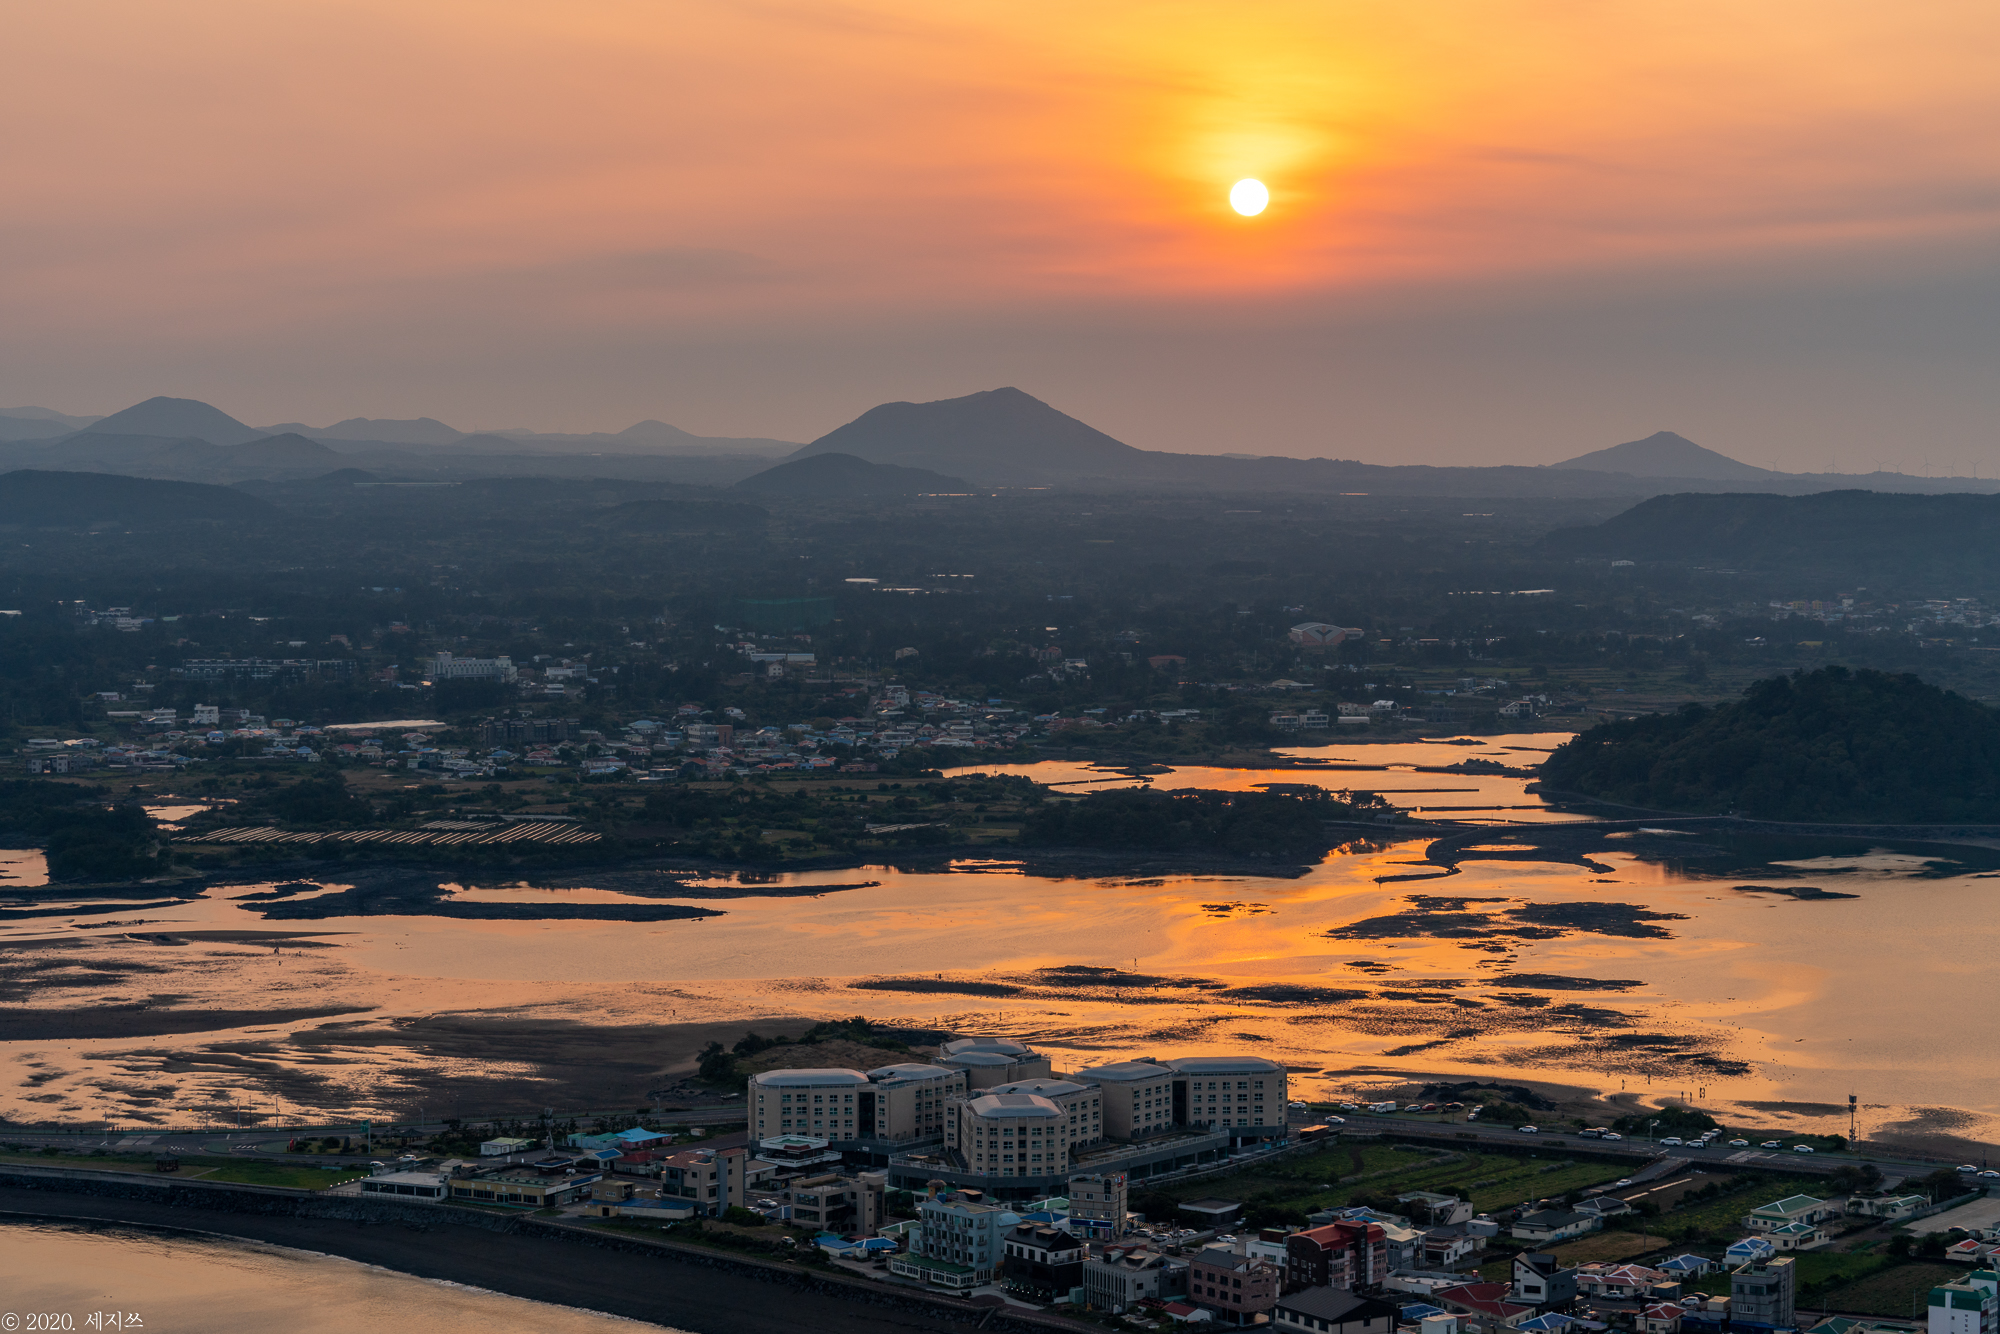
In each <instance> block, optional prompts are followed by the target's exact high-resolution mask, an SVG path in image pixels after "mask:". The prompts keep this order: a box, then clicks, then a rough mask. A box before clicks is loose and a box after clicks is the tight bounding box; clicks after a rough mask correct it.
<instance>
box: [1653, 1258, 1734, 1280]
mask: <svg viewBox="0 0 2000 1334" xmlns="http://www.w3.org/2000/svg"><path fill="white" fill-rule="evenodd" d="M1653 1267H1654V1268H1655V1269H1657V1270H1659V1271H1660V1272H1661V1273H1663V1274H1666V1275H1668V1276H1669V1277H1672V1278H1693V1277H1695V1276H1697V1275H1699V1274H1706V1273H1710V1272H1712V1271H1713V1270H1715V1269H1716V1268H1717V1267H1718V1266H1717V1265H1716V1263H1715V1261H1713V1260H1711V1259H1709V1258H1708V1257H1707V1256H1705V1255H1676V1256H1675V1257H1674V1258H1673V1259H1671V1260H1662V1261H1660V1263H1658V1264H1657V1265H1654V1266H1653Z"/></svg>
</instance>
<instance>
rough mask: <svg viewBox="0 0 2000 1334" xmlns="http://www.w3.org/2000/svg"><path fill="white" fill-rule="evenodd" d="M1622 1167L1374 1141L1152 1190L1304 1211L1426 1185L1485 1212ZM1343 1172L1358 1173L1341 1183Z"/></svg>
mask: <svg viewBox="0 0 2000 1334" xmlns="http://www.w3.org/2000/svg"><path fill="white" fill-rule="evenodd" d="M1629 1170H1630V1169H1629V1168H1627V1167H1624V1166H1621V1165H1619V1164H1615V1163H1593V1162H1573V1161H1570V1160H1569V1159H1567V1158H1565V1157H1564V1156H1563V1155H1562V1153H1561V1152H1560V1151H1558V1152H1555V1153H1548V1154H1542V1155H1539V1156H1530V1155H1529V1154H1526V1153H1481V1152H1469V1151H1462V1150H1440V1151H1436V1152H1433V1151H1431V1150H1429V1149H1428V1148H1426V1149H1425V1150H1423V1151H1421V1152H1412V1151H1410V1150H1409V1149H1398V1148H1396V1147H1395V1146H1393V1145H1388V1144H1381V1143H1364V1144H1354V1145H1346V1144H1336V1145H1331V1146H1329V1147H1327V1148H1324V1149H1320V1150H1318V1151H1316V1152H1313V1153H1309V1154H1301V1155H1299V1156H1297V1157H1292V1158H1282V1159H1279V1160H1278V1161H1276V1162H1272V1163H1267V1164H1260V1165H1259V1166H1257V1167H1253V1168H1249V1169H1246V1170H1244V1171H1242V1172H1235V1173H1231V1174H1229V1175H1227V1176H1219V1177H1208V1178H1205V1179H1202V1180H1199V1181H1192V1182H1185V1183H1174V1184H1172V1185H1167V1186H1164V1187H1162V1188H1161V1189H1159V1190H1158V1191H1155V1192H1152V1193H1154V1194H1158V1195H1163V1196H1165V1197H1167V1198H1169V1199H1172V1200H1174V1201H1176V1202H1179V1201H1182V1200H1190V1199H1198V1198H1200V1197H1201V1196H1204V1195H1222V1196H1225V1197H1227V1198H1230V1199H1240V1200H1243V1201H1245V1202H1246V1203H1249V1204H1252V1205H1281V1206H1285V1207H1287V1208H1296V1209H1301V1210H1303V1211H1305V1212H1306V1213H1312V1212H1314V1211H1316V1210H1319V1209H1330V1208H1338V1207H1341V1206H1344V1205H1348V1204H1352V1203H1353V1202H1355V1201H1356V1200H1357V1199H1360V1198H1363V1197H1371V1196H1378V1195H1386V1196H1392V1197H1393V1196H1396V1195H1401V1194H1404V1193H1406V1192H1408V1191H1413V1190H1429V1191H1438V1192H1442V1193H1453V1192H1456V1193H1461V1194H1463V1195H1465V1196H1466V1197H1467V1198H1469V1199H1470V1200H1471V1201H1472V1205H1473V1208H1474V1210H1476V1211H1477V1212H1480V1213H1488V1212H1491V1211H1493V1210H1495V1209H1505V1208H1508V1207H1510V1206H1512V1205H1516V1204H1519V1203H1521V1202H1522V1201H1524V1200H1533V1199H1541V1198H1545V1197H1553V1196H1558V1195H1562V1194H1564V1193H1565V1192H1568V1191H1572V1190H1579V1189H1582V1188H1584V1187H1586V1186H1594V1185H1599V1184H1602V1183H1606V1182H1611V1181H1616V1180H1617V1179H1618V1178H1619V1177H1621V1176H1623V1175H1625V1174H1626V1173H1627V1172H1628V1171H1629ZM1349 1176H1359V1177H1361V1178H1362V1179H1361V1180H1358V1181H1349V1182H1342V1181H1341V1178H1342V1177H1349ZM1136 1189H1139V1190H1143V1189H1144V1187H1143V1186H1138V1187H1136Z"/></svg>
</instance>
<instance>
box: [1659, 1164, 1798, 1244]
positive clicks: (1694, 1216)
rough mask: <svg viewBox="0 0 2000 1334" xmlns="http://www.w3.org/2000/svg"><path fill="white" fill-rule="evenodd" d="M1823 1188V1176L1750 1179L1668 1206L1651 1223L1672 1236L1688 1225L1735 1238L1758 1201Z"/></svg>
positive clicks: (1741, 1233)
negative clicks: (1679, 1206) (1696, 1199)
mask: <svg viewBox="0 0 2000 1334" xmlns="http://www.w3.org/2000/svg"><path fill="white" fill-rule="evenodd" d="M1825 1190H1826V1182H1825V1180H1824V1179H1821V1178H1816V1177H1788V1178H1784V1179H1781V1180H1777V1181H1766V1182H1752V1183H1750V1184H1749V1185H1746V1186H1744V1187H1743V1188H1741V1189H1740V1190H1732V1191H1730V1192H1729V1193H1728V1194H1727V1195H1718V1196H1715V1197H1713V1198H1712V1199H1707V1200H1703V1201H1701V1202H1700V1203H1698V1204H1694V1205H1691V1206H1689V1207H1687V1208H1685V1209H1671V1210H1668V1211H1667V1212H1666V1213H1664V1214H1661V1215H1660V1217H1659V1218H1658V1220H1657V1221H1655V1222H1654V1223H1653V1226H1654V1227H1656V1228H1658V1229H1659V1230H1661V1231H1662V1232H1666V1233H1668V1234H1669V1235H1672V1236H1678V1235H1680V1233H1681V1231H1682V1229H1684V1228H1690V1227H1692V1228H1696V1229H1698V1230H1699V1231H1701V1232H1702V1233H1703V1234H1705V1235H1709V1236H1717V1237H1719V1236H1722V1235H1723V1234H1724V1233H1727V1234H1728V1235H1729V1240H1731V1241H1734V1240H1735V1239H1736V1238H1737V1237H1740V1236H1742V1235H1743V1216H1744V1215H1745V1214H1747V1213H1749V1212H1750V1211H1751V1210H1752V1209H1755V1208H1756V1207H1757V1206H1758V1205H1760V1204H1769V1203H1770V1202H1771V1201H1772V1200H1782V1199H1784V1198H1785V1197H1786V1196H1788V1195H1814V1196H1815V1198H1818V1197H1819V1195H1818V1194H1816V1192H1817V1193H1822V1194H1823V1193H1824V1192H1825Z"/></svg>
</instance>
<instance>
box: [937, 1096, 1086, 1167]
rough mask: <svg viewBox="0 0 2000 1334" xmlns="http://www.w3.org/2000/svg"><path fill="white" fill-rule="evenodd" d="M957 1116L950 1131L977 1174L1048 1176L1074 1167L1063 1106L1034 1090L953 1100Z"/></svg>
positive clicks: (950, 1141) (950, 1145) (949, 1140)
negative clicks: (1070, 1157)
mask: <svg viewBox="0 0 2000 1334" xmlns="http://www.w3.org/2000/svg"><path fill="white" fill-rule="evenodd" d="M953 1107H954V1108H955V1110H956V1111H957V1118H956V1120H955V1122H954V1123H953V1124H952V1126H951V1128H950V1129H949V1130H947V1132H946V1134H945V1147H946V1148H947V1149H955V1150H957V1152H958V1155H959V1156H960V1158H961V1159H963V1161H964V1162H965V1164H966V1165H967V1167H968V1168H969V1170H971V1171H972V1172H973V1173H974V1174H975V1175H981V1176H993V1177H1045V1176H1055V1175H1059V1174H1060V1175H1067V1174H1068V1172H1069V1155H1070V1141H1069V1121H1068V1117H1067V1116H1066V1115H1065V1113H1064V1112H1063V1109H1062V1108H1060V1107H1058V1106H1056V1104H1055V1103H1054V1102H1053V1101H1052V1100H1050V1099H1048V1098H1044V1097H1041V1096H1039V1095H1037V1094H1033V1093H981V1094H979V1095H978V1096H977V1097H974V1098H970V1099H966V1100H963V1101H958V1102H954V1104H953Z"/></svg>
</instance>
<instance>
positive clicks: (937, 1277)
mask: <svg viewBox="0 0 2000 1334" xmlns="http://www.w3.org/2000/svg"><path fill="white" fill-rule="evenodd" d="M917 1213H918V1226H917V1228H916V1231H915V1237H914V1240H913V1241H912V1242H911V1244H910V1249H909V1251H908V1252H906V1253H905V1254H902V1255H899V1256H897V1257H896V1258H895V1259H893V1260H891V1261H890V1262H889V1269H890V1272H891V1273H896V1274H901V1275H903V1276H905V1277H907V1278H919V1279H922V1280H924V1281H925V1282H927V1283H936V1284H938V1285H940V1286H942V1287H948V1288H976V1287H978V1286H979V1285H981V1284H983V1283H991V1282H992V1281H993V1276H994V1274H995V1273H997V1272H998V1271H999V1268H1000V1261H1001V1259H1002V1258H1003V1252H1002V1250H1001V1238H1002V1237H1004V1236H1005V1235H1006V1233H1007V1231H1008V1230H1009V1229H1010V1228H1012V1227H1013V1226H1014V1225H1015V1224H1017V1223H1019V1222H1020V1221H1021V1216H1020V1215H1019V1214H1017V1213H1014V1212H1012V1211H1011V1210H1008V1209H1003V1208H1001V1207H1000V1206H999V1205H997V1204H988V1203H986V1201H985V1199H984V1197H983V1196H981V1194H980V1193H979V1192H978V1191H976V1190H974V1191H954V1192H952V1193H950V1194H946V1195H941V1196H938V1197H937V1198H935V1199H928V1200H924V1201H922V1202H921V1203H919V1204H918V1206H917Z"/></svg>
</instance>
